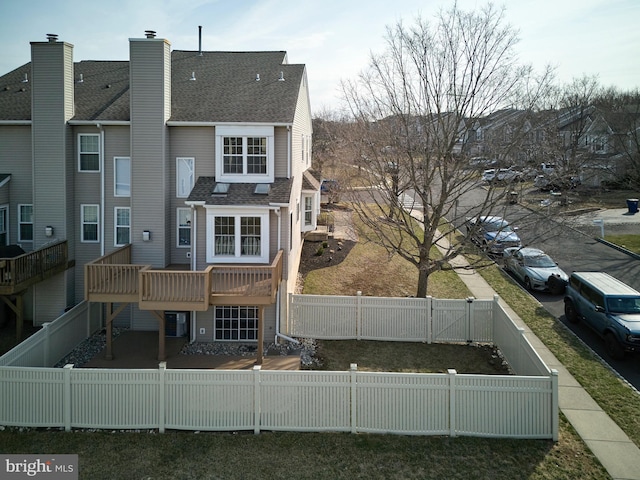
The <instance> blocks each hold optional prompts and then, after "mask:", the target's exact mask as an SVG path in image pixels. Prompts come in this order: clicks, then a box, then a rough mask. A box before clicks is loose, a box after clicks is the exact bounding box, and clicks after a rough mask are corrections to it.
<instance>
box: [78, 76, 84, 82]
mask: <svg viewBox="0 0 640 480" xmlns="http://www.w3.org/2000/svg"><path fill="white" fill-rule="evenodd" d="M78 83H84V77H83V76H82V74H80V78H79V79H78Z"/></svg>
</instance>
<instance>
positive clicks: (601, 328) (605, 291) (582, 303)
mask: <svg viewBox="0 0 640 480" xmlns="http://www.w3.org/2000/svg"><path fill="white" fill-rule="evenodd" d="M564 315H565V317H566V318H567V320H568V321H569V322H572V323H577V322H578V321H580V320H584V321H585V323H586V324H587V325H588V326H589V327H591V328H592V329H593V330H595V331H596V332H597V333H598V335H600V336H601V337H602V338H603V339H604V346H605V350H606V351H607V354H608V355H609V356H610V357H611V358H613V359H616V360H622V359H623V358H624V355H625V352H638V351H640V292H638V291H636V290H635V289H633V288H631V287H630V286H628V285H627V284H625V283H623V282H621V281H620V280H618V279H617V278H614V277H612V276H611V275H609V274H607V273H604V272H574V273H572V274H571V277H569V284H568V285H567V290H566V293H565V297H564Z"/></svg>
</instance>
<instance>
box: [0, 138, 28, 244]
mask: <svg viewBox="0 0 640 480" xmlns="http://www.w3.org/2000/svg"><path fill="white" fill-rule="evenodd" d="M32 167H33V164H32V162H31V127H29V126H2V128H0V173H8V174H11V180H10V181H9V185H8V189H9V191H10V202H9V243H12V244H15V243H17V242H18V205H20V204H23V203H26V204H30V203H33V197H32V193H31V192H32V188H33V180H32V171H33V168H32ZM22 248H23V249H25V250H27V251H30V250H32V248H33V245H32V243H31V242H29V243H28V244H27V243H24V244H22Z"/></svg>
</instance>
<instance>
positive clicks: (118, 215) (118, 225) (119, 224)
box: [114, 207, 131, 247]
mask: <svg viewBox="0 0 640 480" xmlns="http://www.w3.org/2000/svg"><path fill="white" fill-rule="evenodd" d="M114 216H115V222H114V225H115V245H116V247H120V246H122V245H126V244H127V243H131V207H115V215H114Z"/></svg>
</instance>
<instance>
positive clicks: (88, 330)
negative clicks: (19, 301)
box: [0, 302, 102, 367]
mask: <svg viewBox="0 0 640 480" xmlns="http://www.w3.org/2000/svg"><path fill="white" fill-rule="evenodd" d="M101 326H102V306H101V305H100V304H99V303H87V302H82V303H79V304H78V305H76V306H75V307H73V308H72V309H71V310H69V311H67V312H65V313H64V314H62V315H61V316H60V317H58V318H57V319H56V320H55V321H53V322H51V323H45V324H44V325H43V326H42V328H41V329H40V330H38V331H37V332H36V333H34V334H33V335H31V336H30V337H29V338H27V339H26V340H25V341H23V342H22V343H20V344H19V345H17V346H15V347H14V348H13V349H11V350H9V351H8V352H7V353H5V354H4V355H2V356H1V357H0V366H15V367H51V366H53V365H55V364H56V363H57V362H58V361H60V360H61V359H63V358H64V356H65V355H67V354H68V353H69V352H70V351H71V350H73V349H74V348H75V347H76V346H78V345H79V344H80V343H82V342H83V341H84V340H86V339H87V338H89V337H90V336H91V335H92V334H93V333H94V332H96V331H97V330H98V329H99V328H100V327H101Z"/></svg>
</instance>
